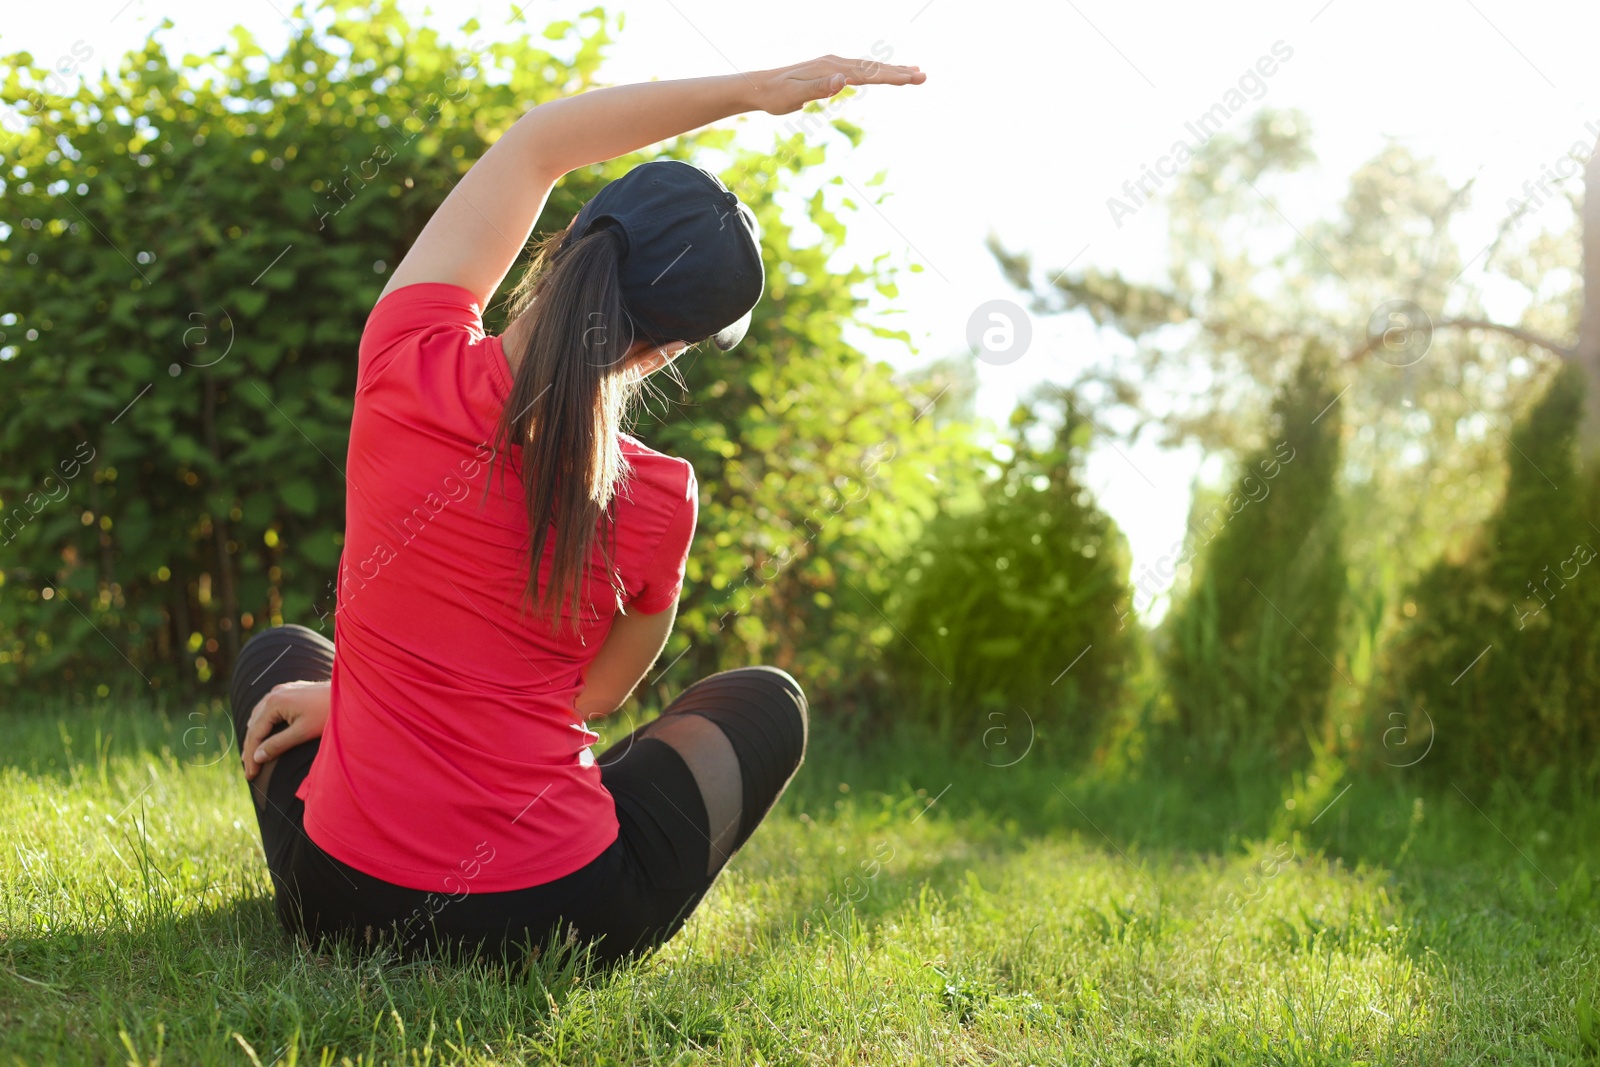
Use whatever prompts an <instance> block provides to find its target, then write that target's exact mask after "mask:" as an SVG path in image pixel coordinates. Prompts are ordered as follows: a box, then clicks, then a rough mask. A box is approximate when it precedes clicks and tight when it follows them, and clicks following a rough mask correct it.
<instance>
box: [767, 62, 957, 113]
mask: <svg viewBox="0 0 1600 1067" xmlns="http://www.w3.org/2000/svg"><path fill="white" fill-rule="evenodd" d="M745 77H746V78H748V79H749V80H750V81H751V82H752V83H753V84H754V86H755V100H754V104H755V106H756V107H757V108H759V109H760V110H762V111H765V112H766V113H767V114H769V115H787V114H789V113H790V112H791V111H798V110H800V108H802V107H804V106H805V105H806V104H808V103H810V102H811V101H813V100H826V99H827V98H828V97H830V96H832V95H833V94H835V93H837V92H839V91H841V90H842V89H844V87H845V86H846V85H921V84H922V83H923V82H924V81H926V80H927V78H928V76H927V75H926V74H924V73H922V70H921V69H920V68H918V67H904V66H897V65H894V64H889V63H880V62H878V61H877V60H875V59H841V58H840V57H838V56H822V57H820V58H818V59H808V60H806V61H805V62H804V63H795V64H793V65H791V66H787V67H775V68H773V69H772V70H758V71H754V72H752V73H749V74H746V75H745Z"/></svg>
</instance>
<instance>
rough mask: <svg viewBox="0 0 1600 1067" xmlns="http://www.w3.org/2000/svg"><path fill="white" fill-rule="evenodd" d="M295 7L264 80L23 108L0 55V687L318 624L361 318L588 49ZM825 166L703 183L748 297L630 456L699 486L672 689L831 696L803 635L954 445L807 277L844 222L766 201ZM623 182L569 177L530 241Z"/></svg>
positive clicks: (591, 70) (904, 530) (880, 281)
mask: <svg viewBox="0 0 1600 1067" xmlns="http://www.w3.org/2000/svg"><path fill="white" fill-rule="evenodd" d="M314 14H315V16H316V17H315V18H314V20H313V21H312V22H307V23H301V24H300V27H301V28H300V29H299V30H297V31H296V32H295V33H294V34H293V36H291V38H290V39H289V41H288V42H287V44H286V45H285V46H284V49H283V51H282V52H281V53H279V54H268V53H266V52H265V51H263V50H262V49H261V47H259V46H258V45H257V44H256V42H255V41H254V40H253V39H252V38H251V37H250V35H249V34H248V33H246V32H245V31H243V30H242V29H240V30H236V31H235V32H234V34H233V39H232V42H231V43H230V44H229V45H228V46H227V47H225V48H219V49H218V50H216V51H215V52H213V53H211V54H209V55H206V56H192V55H191V56H183V57H181V58H180V57H176V56H173V55H170V54H169V53H168V51H167V50H166V48H165V47H164V46H163V45H162V43H160V42H159V41H158V40H157V37H158V36H159V31H158V33H157V34H153V35H152V36H151V38H150V40H149V41H148V42H147V43H146V44H145V46H144V47H143V49H142V50H140V51H138V52H135V53H133V54H130V55H129V56H127V57H126V58H125V59H124V60H123V61H122V63H121V66H120V69H118V70H116V71H115V72H112V73H108V74H107V75H106V76H105V77H104V79H103V80H102V81H101V82H100V84H98V85H83V86H80V87H78V88H76V89H75V90H73V91H71V92H69V93H65V94H60V93H52V92H45V93H43V94H41V93H38V92H35V91H34V89H35V87H37V86H45V85H48V86H50V87H51V88H53V89H59V88H60V84H61V83H60V82H59V80H57V81H56V82H50V83H47V82H45V81H44V78H45V76H46V72H45V71H44V70H43V69H42V68H40V67H38V66H36V65H35V64H34V62H33V59H32V57H30V56H28V55H26V54H18V55H14V56H10V57H7V58H6V59H4V60H0V84H3V88H4V98H5V100H6V101H8V102H17V103H18V106H19V107H20V108H21V110H22V114H23V116H24V118H25V119H26V128H25V129H24V130H23V132H22V133H20V134H19V135H14V136H12V135H6V136H7V140H6V141H5V149H6V152H7V156H8V164H9V167H8V169H7V170H6V172H5V174H4V176H3V179H0V181H3V187H4V192H5V197H6V202H7V206H8V209H9V210H8V218H9V219H10V220H11V222H12V225H10V226H8V227H6V228H5V229H4V230H0V264H3V266H4V269H3V270H0V332H3V336H0V411H3V412H4V419H3V426H4V429H3V431H0V453H3V455H4V466H3V473H0V517H3V518H4V519H10V520H12V522H11V524H10V525H8V526H6V527H5V529H4V532H3V533H0V567H3V569H0V680H4V681H5V682H6V683H7V684H11V683H17V682H30V683H34V684H46V683H52V682H54V681H56V680H58V679H59V680H61V681H63V682H65V683H66V684H67V685H68V686H69V687H70V688H73V689H76V690H80V691H81V690H83V689H85V688H93V687H95V686H96V684H97V683H98V684H101V685H105V684H107V683H109V684H110V685H113V686H115V685H118V684H120V683H121V682H123V681H128V682H131V683H132V684H133V685H134V686H136V687H140V688H143V687H144V686H145V685H146V684H147V683H148V684H149V685H151V686H164V687H167V688H170V687H171V686H173V685H174V684H179V685H192V684H195V683H205V682H206V681H208V680H209V679H210V678H212V677H213V676H216V675H224V674H225V673H226V670H227V665H228V663H229V662H230V661H231V655H232V653H233V652H234V650H236V648H237V647H238V646H239V644H241V643H242V641H243V639H244V638H245V637H247V636H248V634H249V632H250V631H251V630H252V629H254V628H259V627H261V626H263V625H266V624H268V623H269V622H270V623H278V622H281V621H293V622H303V623H306V624H308V625H313V626H321V627H322V628H324V629H325V630H330V631H331V624H332V617H331V612H332V611H333V610H334V608H335V600H334V596H333V589H332V580H333V577H334V574H335V571H336V567H337V564H338V559H339V555H340V551H341V542H342V536H341V531H342V529H343V525H344V523H343V516H344V479H343V476H342V472H341V467H342V464H343V458H344V454H345V451H346V447H347V441H348V430H349V420H350V415H351V411H352V395H353V390H354V375H355V367H356V359H355V353H356V345H357V341H358V338H359V335H360V332H361V328H362V325H363V323H364V322H365V319H366V315H367V312H368V310H369V309H370V307H371V305H372V303H373V301H374V300H375V299H376V297H377V294H378V292H379V290H380V289H381V287H382V285H383V283H384V277H385V274H386V272H387V271H388V270H389V269H391V268H392V266H393V265H394V264H395V263H396V262H397V261H398V260H399V259H400V258H401V256H402V254H403V253H404V251H405V250H406V249H407V248H408V247H409V246H410V244H411V242H412V241H413V240H414V238H415V237H416V235H417V233H418V232H419V231H420V230H421V228H422V226H423V225H424V223H425V222H426V221H427V219H428V218H429V216H430V215H431V213H432V212H433V210H434V209H435V208H436V207H437V205H438V204H439V203H440V202H441V201H442V200H443V198H444V196H445V195H446V194H447V193H448V191H449V190H450V188H452V187H453V186H454V184H455V183H456V182H457V181H459V179H460V178H461V176H462V174H463V173H465V171H466V169H467V167H468V166H469V165H470V164H471V163H472V161H474V160H475V159H477V158H478V157H479V156H480V155H481V154H482V153H483V152H484V151H485V150H486V149H487V148H488V147H489V145H490V144H492V143H493V141H494V140H495V138H496V137H497V136H498V135H499V132H500V131H502V130H504V129H505V128H506V127H507V126H509V125H510V124H511V123H512V122H513V121H514V120H515V119H516V118H517V117H518V116H520V115H521V114H522V113H524V112H525V111H526V110H527V108H529V107H530V106H532V105H534V104H537V103H540V102H543V101H545V100H550V99H554V98H557V97H560V96H565V95H571V94H573V93H577V92H581V91H583V90H584V89H586V88H588V87H590V86H592V85H594V84H595V83H596V81H597V79H598V73H599V68H600V64H601V60H602V57H603V52H604V49H605V47H606V45H607V44H608V43H609V42H610V40H611V36H610V33H611V29H612V27H613V22H612V20H610V19H608V17H607V15H606V13H605V12H604V10H603V9H600V8H596V9H593V10H591V11H588V12H586V13H584V15H582V16H581V20H580V22H578V23H571V22H558V23H555V24H553V25H551V26H550V27H549V28H548V29H547V30H545V31H544V33H543V39H544V40H543V41H541V43H544V41H559V42H562V43H563V44H564V45H566V46H567V47H566V48H565V49H563V51H564V52H565V53H566V54H565V56H557V55H555V54H553V53H552V52H549V51H546V50H544V49H542V48H538V47H535V46H534V44H533V43H531V41H530V39H529V38H527V37H524V38H523V39H521V40H518V41H515V42H511V43H494V44H484V43H482V42H481V41H477V40H474V41H472V42H471V43H470V44H468V45H467V46H466V47H465V48H464V49H455V48H452V47H451V46H449V45H448V44H447V43H446V42H445V41H444V40H443V39H441V37H440V35H439V34H438V33H437V32H435V31H434V30H431V29H427V28H425V27H420V26H413V25H411V24H410V23H409V22H408V21H407V20H406V18H405V17H404V16H403V15H402V14H401V12H400V11H399V9H398V8H397V7H396V6H395V4H394V3H393V2H391V0H328V2H327V3H324V4H323V5H322V6H321V7H320V8H319V9H317V11H316V12H315V13H314ZM616 24H617V25H620V19H618V20H616ZM319 27H320V28H319ZM163 28H165V27H163ZM465 29H466V31H467V32H468V33H469V34H470V33H473V32H475V30H476V26H475V25H474V24H472V23H469V24H468V25H467V26H466V27H465ZM532 40H533V41H540V40H541V39H540V38H539V37H538V36H537V35H535V36H534V37H533V38H532ZM805 118H806V119H808V120H811V119H814V118H815V115H814V114H813V113H807V114H806V116H805ZM841 132H842V133H843V134H844V135H845V136H846V137H849V136H852V135H853V131H851V130H844V131H841ZM730 136H731V131H728V130H709V131H703V132H701V133H698V134H696V135H694V136H692V137H687V138H683V139H680V140H678V141H675V142H673V143H671V144H670V145H668V146H666V148H665V150H664V153H657V152H652V153H651V154H652V155H658V154H666V155H671V156H677V157H687V156H690V155H693V154H697V153H698V151H699V150H702V149H726V148H727V145H728V139H729V137H730ZM825 151H826V146H825V145H818V144H812V143H809V142H808V140H807V138H806V137H805V136H803V135H802V134H801V133H798V132H797V133H795V134H793V135H792V136H786V137H783V138H781V139H780V140H779V142H778V144H777V145H776V146H775V149H774V151H773V152H770V153H754V152H743V153H739V154H736V155H733V156H732V157H731V158H732V159H733V164H732V166H731V168H730V169H729V170H728V171H726V172H725V173H724V174H723V177H724V179H725V180H727V181H728V182H729V184H730V185H731V186H732V187H734V188H736V189H738V190H739V191H740V192H741V194H742V195H743V196H744V199H745V200H746V201H747V202H748V203H750V205H751V207H752V208H753V209H754V210H755V212H756V213H757V215H758V216H759V217H760V219H761V223H762V226H763V228H764V229H765V232H766V234H767V235H768V239H767V242H766V248H765V249H764V255H765V256H766V266H767V273H768V277H769V279H770V280H771V285H770V287H769V292H768V294H767V297H766V298H765V299H764V300H763V301H762V303H761V305H760V306H759V307H758V309H757V313H756V318H755V322H754V323H753V326H752V329H751V331H750V334H749V335H748V337H747V340H746V342H745V343H744V344H743V345H741V346H740V348H739V349H738V350H737V352H735V353H732V354H730V355H725V356H724V355H721V354H716V355H701V356H697V357H695V356H692V355H691V359H687V360H684V361H683V362H684V363H685V364H686V371H687V374H688V377H689V382H690V386H691V389H692V390H693V398H692V399H691V400H690V402H689V404H688V405H687V407H686V408H684V407H679V406H677V405H673V406H672V407H671V408H670V409H667V408H665V407H663V410H660V411H652V412H651V413H649V414H647V415H646V416H645V417H644V418H643V420H642V426H641V427H640V429H639V432H640V434H641V436H642V437H644V439H645V440H646V441H648V442H649V443H651V444H652V445H654V446H655V447H657V448H660V449H662V450H664V451H668V452H674V453H676V454H679V455H683V456H685V457H687V458H689V459H690V460H691V461H692V462H694V464H695V466H696V468H697V471H698V472H699V475H700V483H701V485H702V487H703V488H704V489H705V491H706V493H707V499H705V500H703V501H702V506H701V516H702V519H701V531H700V534H699V536H698V539H697V543H696V546H695V549H694V552H693V556H692V559H693V563H692V564H691V571H690V575H689V581H690V591H689V594H688V596H687V597H686V601H685V604H684V607H683V609H682V611H681V612H680V619H681V627H680V629H681V630H682V635H681V636H680V637H678V638H675V641H676V642H683V641H692V642H693V643H694V644H695V645H696V646H697V654H696V655H695V656H685V657H684V658H683V660H682V664H681V666H680V667H679V668H678V669H677V671H678V675H680V676H682V677H674V679H673V681H674V683H677V682H681V681H682V680H683V678H684V677H687V676H689V675H690V674H691V673H692V672H695V671H705V670H707V669H712V668H714V667H717V666H729V665H733V664H734V663H738V662H748V661H749V660H750V659H752V658H756V657H760V658H764V659H769V660H771V659H776V660H778V661H779V662H782V663H784V665H785V666H790V667H792V668H794V669H797V670H808V671H809V670H813V669H814V670H816V671H818V672H820V673H821V674H822V675H823V678H824V680H826V679H828V678H832V679H837V678H839V677H841V676H842V675H843V674H844V673H846V672H848V671H850V670H852V669H854V668H853V665H858V664H860V663H862V662H863V661H864V660H865V659H866V658H868V657H870V654H871V650H872V642H871V640H869V639H868V635H867V634H866V633H865V632H864V627H867V626H875V625H877V622H876V620H865V621H862V622H859V623H858V621H857V616H856V613H854V612H851V613H850V616H849V617H848V618H834V617H833V615H832V598H833V597H834V596H835V595H837V589H836V586H837V583H838V578H837V575H838V574H839V573H842V572H847V571H856V572H867V573H871V572H873V571H874V569H876V568H879V567H881V566H883V565H884V563H885V561H886V560H887V559H888V558H890V556H891V555H892V554H893V553H894V552H895V551H897V539H898V541H901V542H903V541H904V540H905V539H906V538H907V537H908V536H909V527H908V526H907V524H910V523H914V522H915V520H916V517H917V514H918V511H919V509H920V510H921V511H924V512H925V511H928V510H931V503H930V502H929V501H930V498H931V495H932V493H933V492H934V491H935V489H936V487H935V486H934V485H932V484H931V483H930V482H929V481H928V480H927V479H926V478H924V477H923V476H922V475H923V464H924V463H925V462H927V461H929V460H930V457H931V456H933V455H934V454H935V452H936V449H935V447H934V446H935V443H936V442H938V441H950V442H956V441H959V440H960V439H961V438H962V436H963V433H964V431H963V430H962V428H961V427H946V428H944V429H936V428H935V427H934V425H933V424H932V421H931V420H927V421H925V422H923V423H921V424H918V423H917V421H916V410H917V409H916V401H915V399H914V398H912V397H908V396H906V395H904V392H903V390H902V389H901V388H900V387H899V386H898V385H897V384H896V383H895V382H894V381H893V379H892V376H891V374H890V372H889V369H888V368H887V367H886V366H884V365H881V364H870V363H869V362H868V361H867V360H865V359H864V358H862V356H861V355H860V354H859V352H857V351H856V350H854V349H853V348H851V347H850V346H849V345H847V344H846V343H845V342H844V341H843V339H842V336H841V331H842V330H844V329H846V328H848V327H849V326H850V325H852V324H858V322H857V320H858V319H859V314H858V311H859V309H860V307H861V306H862V305H863V304H864V303H865V297H864V296H862V295H860V294H859V293H858V292H857V289H858V288H860V287H863V286H866V285H876V286H879V287H883V286H892V284H893V282H892V276H893V268H892V267H891V265H889V264H886V263H883V262H882V261H881V260H880V261H879V262H876V263H874V264H873V265H872V267H871V268H870V269H869V268H857V269H853V270H850V271H842V272H841V271H830V270H829V269H827V267H826V264H827V261H828V259H829V257H830V256H831V255H832V254H833V253H834V251H836V250H837V248H838V247H839V245H840V243H841V242H842V239H843V235H844V222H843V221H841V219H840V217H838V216H837V215H836V214H835V209H834V207H831V206H830V205H829V204H828V203H826V202H825V201H824V198H823V195H822V193H821V192H820V191H819V192H817V193H816V194H815V195H814V196H813V197H812V198H811V199H810V200H809V201H808V202H806V203H805V204H804V205H803V207H804V215H805V216H806V218H807V221H808V222H809V223H810V224H812V225H813V226H815V227H817V228H818V229H819V230H820V231H821V232H822V234H823V237H822V239H821V240H820V241H818V242H817V243H815V244H814V245H811V246H809V247H804V248H796V247H791V246H790V242H789V235H790V228H789V227H788V226H786V225H784V224H783V223H782V220H781V219H780V218H779V206H778V204H777V203H776V201H775V199H774V197H775V195H776V194H778V193H780V192H782V191H783V190H784V189H785V188H786V187H787V183H788V182H789V181H790V180H791V179H793V178H794V177H795V176H796V175H799V174H801V173H802V172H804V171H806V170H807V169H808V168H811V167H814V166H815V165H817V164H818V163H820V162H821V161H822V160H823V158H824V156H825ZM642 158H644V157H624V158H621V159H617V160H612V161H610V162H608V163H606V164H604V165H599V166H595V167H590V168H585V169H583V170H581V171H577V172H574V173H572V174H570V175H568V176H566V177H565V178H564V179H563V180H562V181H561V183H560V184H559V185H558V186H557V188H556V189H555V191H554V192H553V194H552V195H551V198H550V201H549V203H548V204H547V206H546V210H545V212H544V214H543V216H542V217H541V218H540V220H539V222H538V224H537V227H536V229H537V230H539V231H544V232H548V231H551V230H555V229H559V228H560V227H562V226H564V225H565V224H566V222H567V221H568V219H570V217H571V216H572V215H573V214H574V213H575V212H576V211H577V210H578V208H579V207H580V206H581V205H582V203H583V202H584V201H586V200H587V199H588V198H589V197H590V196H592V195H593V194H594V193H595V192H596V191H597V190H598V189H599V187H600V186H601V185H603V184H604V183H605V182H607V181H609V180H611V179H613V178H615V177H617V176H619V175H621V174H622V173H624V172H626V170H628V169H629V168H630V167H631V166H633V165H634V164H636V163H637V162H640V161H641V159H642ZM834 199H835V201H837V200H839V199H840V198H839V197H835V198H834ZM514 278H515V272H514V274H513V280H514ZM498 315H499V310H498V308H496V309H493V310H491V312H490V314H489V320H490V321H489V323H488V326H489V328H490V329H491V330H497V329H499V328H500V327H501V326H503V322H502V321H500V320H499V319H498ZM879 332H885V333H886V332H889V331H883V330H881V329H880V330H879ZM891 335H892V336H904V335H897V334H891ZM707 364H709V365H707ZM952 447H953V446H952ZM874 449H876V450H877V451H873V450H874ZM891 455H892V457H893V458H892V460H891V459H889V458H888V457H889V456H891ZM69 472H70V473H69ZM852 477H853V478H854V479H855V480H854V481H853V482H852V481H850V479H851V478H852ZM846 497H849V498H850V503H849V504H848V505H840V504H839V501H840V500H841V499H844V498H846ZM774 561H776V562H774ZM758 572H759V573H760V574H761V575H763V576H764V577H763V579H762V580H760V581H754V582H753V581H752V578H751V576H753V575H755V574H757V573H758ZM47 598H48V599H47ZM723 626H726V627H729V628H730V629H729V631H728V633H726V634H719V633H718V631H719V629H721V628H722V627H723ZM730 636H731V637H733V638H735V639H734V640H730V639H729V638H730ZM882 637H883V635H881V634H880V635H879V639H882ZM678 650H679V649H678V648H674V649H672V650H669V654H668V658H670V657H671V656H673V655H676V653H677V651H678ZM130 665H131V666H132V668H133V671H130V670H129V667H130ZM134 671H137V672H138V674H137V676H135V674H134V673H133V672H134Z"/></svg>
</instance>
